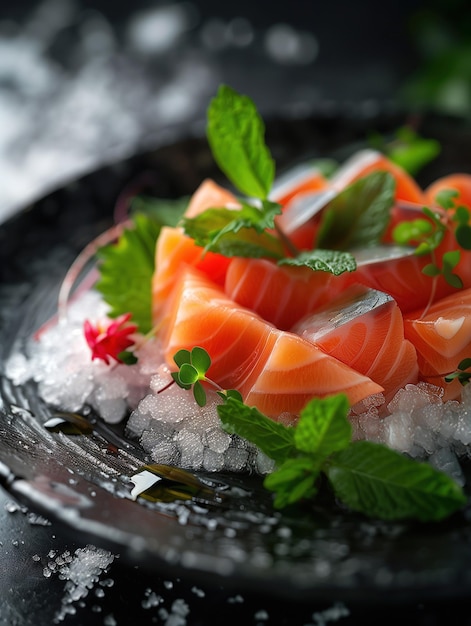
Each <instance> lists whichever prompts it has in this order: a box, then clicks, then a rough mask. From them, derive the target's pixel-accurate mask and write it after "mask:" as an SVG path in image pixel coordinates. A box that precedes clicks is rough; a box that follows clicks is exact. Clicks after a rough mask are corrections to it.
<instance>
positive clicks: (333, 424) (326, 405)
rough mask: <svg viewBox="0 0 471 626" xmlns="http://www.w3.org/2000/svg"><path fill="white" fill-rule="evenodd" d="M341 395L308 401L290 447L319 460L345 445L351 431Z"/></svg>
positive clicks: (343, 398) (345, 406)
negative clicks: (318, 457)
mask: <svg viewBox="0 0 471 626" xmlns="http://www.w3.org/2000/svg"><path fill="white" fill-rule="evenodd" d="M348 409H349V404H348V398H347V396H346V395H345V394H337V395H335V396H331V397H327V398H323V399H318V398H314V399H313V400H311V401H310V402H309V403H308V404H307V405H306V406H305V408H304V409H303V410H302V412H301V414H300V417H299V421H298V423H297V425H296V428H295V431H294V444H295V446H296V448H297V450H299V451H300V452H306V453H316V454H317V455H321V456H323V457H327V456H329V455H330V454H331V453H332V452H336V451H338V450H342V449H343V448H345V447H346V446H348V445H349V443H350V440H351V438H352V427H351V424H350V422H349V421H348V419H347V413H348Z"/></svg>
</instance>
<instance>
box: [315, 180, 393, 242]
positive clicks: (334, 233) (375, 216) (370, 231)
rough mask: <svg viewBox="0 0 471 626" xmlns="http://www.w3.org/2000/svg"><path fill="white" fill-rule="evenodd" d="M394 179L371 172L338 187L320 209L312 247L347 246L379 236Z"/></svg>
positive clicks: (385, 220)
mask: <svg viewBox="0 0 471 626" xmlns="http://www.w3.org/2000/svg"><path fill="white" fill-rule="evenodd" d="M395 186H396V183H395V180H394V178H393V176H392V175H391V174H389V173H388V172H373V173H372V174H369V175H367V176H365V177H363V178H361V179H359V180H357V181H355V182H354V183H352V184H351V185H349V186H348V187H347V188H346V189H344V190H343V191H341V192H340V193H339V194H338V195H337V196H336V197H335V198H334V199H333V200H331V201H330V202H329V204H328V205H327V207H326V208H325V209H324V211H323V213H322V218H321V224H320V228H319V233H318V236H317V241H316V247H320V248H332V249H335V250H347V249H349V248H354V247H364V246H373V245H375V244H377V243H379V241H380V240H381V237H382V236H383V234H384V232H385V230H386V228H387V226H388V223H389V218H390V210H391V207H392V206H393V203H394V193H395Z"/></svg>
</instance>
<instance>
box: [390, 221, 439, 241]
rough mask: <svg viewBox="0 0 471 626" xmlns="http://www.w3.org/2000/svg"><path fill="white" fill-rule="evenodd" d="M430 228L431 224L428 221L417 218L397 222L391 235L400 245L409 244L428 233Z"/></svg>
mask: <svg viewBox="0 0 471 626" xmlns="http://www.w3.org/2000/svg"><path fill="white" fill-rule="evenodd" d="M432 230H433V226H432V224H431V223H430V222H429V221H427V220H425V219H423V218H419V219H416V220H411V221H410V222H401V223H400V224H398V225H397V226H396V227H395V228H394V230H393V233H392V237H393V239H394V241H395V242H396V243H398V244H400V245H409V244H411V243H413V242H414V241H417V240H420V239H422V237H423V236H424V235H429V234H430V233H431V232H432Z"/></svg>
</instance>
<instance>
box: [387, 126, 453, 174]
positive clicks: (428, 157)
mask: <svg viewBox="0 0 471 626" xmlns="http://www.w3.org/2000/svg"><path fill="white" fill-rule="evenodd" d="M440 150H441V147H440V143H439V142H438V141H436V140H435V139H426V138H424V137H421V136H420V135H418V133H416V132H415V130H413V129H412V128H411V127H410V126H402V127H401V128H399V129H398V130H397V132H396V138H395V140H393V141H392V142H391V143H390V144H388V145H386V146H385V150H384V152H385V153H386V155H387V156H388V157H389V158H390V159H391V161H393V162H394V163H396V164H397V165H399V166H400V167H402V168H403V169H404V170H405V171H406V172H409V174H411V175H412V176H415V175H416V174H417V173H418V172H419V171H420V170H421V169H422V168H423V167H424V166H425V165H427V163H430V161H433V159H435V158H436V157H437V156H438V155H439V153H440Z"/></svg>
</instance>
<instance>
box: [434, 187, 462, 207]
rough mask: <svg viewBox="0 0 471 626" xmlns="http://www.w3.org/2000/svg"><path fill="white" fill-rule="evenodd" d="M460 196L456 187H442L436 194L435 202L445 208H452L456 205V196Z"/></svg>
mask: <svg viewBox="0 0 471 626" xmlns="http://www.w3.org/2000/svg"><path fill="white" fill-rule="evenodd" d="M458 196H459V193H458V191H457V190H456V189H442V190H441V191H439V192H438V193H437V195H436V196H435V202H436V203H437V204H438V206H441V207H442V208H443V209H452V208H453V207H454V206H455V200H454V199H455V198H457V197H458Z"/></svg>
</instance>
